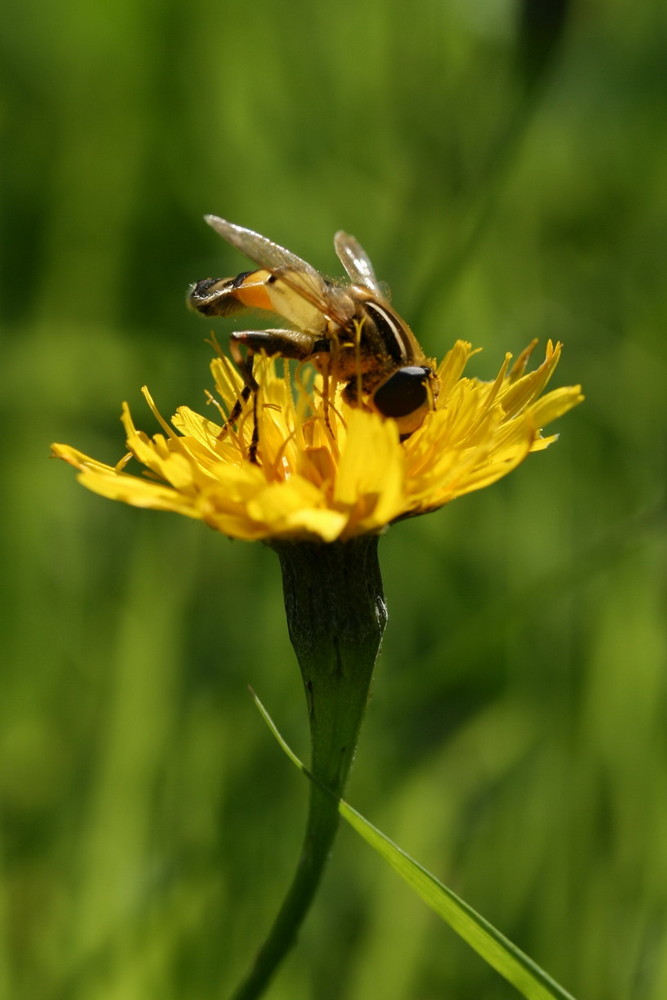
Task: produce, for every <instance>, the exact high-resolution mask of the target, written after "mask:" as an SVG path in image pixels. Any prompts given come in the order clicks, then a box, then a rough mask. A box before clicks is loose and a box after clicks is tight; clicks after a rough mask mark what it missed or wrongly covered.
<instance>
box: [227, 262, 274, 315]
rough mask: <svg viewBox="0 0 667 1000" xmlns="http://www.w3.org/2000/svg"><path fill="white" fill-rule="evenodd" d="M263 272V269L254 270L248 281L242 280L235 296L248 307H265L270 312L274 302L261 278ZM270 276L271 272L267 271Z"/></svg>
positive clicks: (267, 275)
mask: <svg viewBox="0 0 667 1000" xmlns="http://www.w3.org/2000/svg"><path fill="white" fill-rule="evenodd" d="M261 274H262V272H261V271H254V272H253V273H252V274H250V275H248V277H247V279H246V281H243V282H241V284H240V285H239V286H238V288H237V289H236V291H235V298H237V299H238V300H239V302H242V303H243V305H244V306H247V308H248V309H265V310H266V311H268V312H272V311H273V303H272V302H271V296H270V295H269V292H268V288H267V286H266V284H265V282H264V281H262V280H261V278H260V275H261ZM270 276H271V275H270V272H268V271H267V272H266V277H267V279H268V278H269V277H270ZM258 278H259V279H260V280H258Z"/></svg>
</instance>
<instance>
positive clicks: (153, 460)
mask: <svg viewBox="0 0 667 1000" xmlns="http://www.w3.org/2000/svg"><path fill="white" fill-rule="evenodd" d="M534 347H535V344H534V343H533V344H531V345H529V347H528V348H526V350H525V351H523V352H522V353H521V354H520V355H519V357H518V358H517V359H516V361H515V362H514V365H512V366H511V367H510V360H511V359H510V355H507V356H506V358H505V360H504V362H503V364H502V366H501V368H500V371H499V372H498V375H497V376H496V378H495V379H494V380H493V381H491V382H483V381H480V380H479V379H475V378H466V377H464V375H463V372H464V369H465V366H466V364H467V362H468V360H469V358H470V357H471V355H472V354H473V353H475V352H474V351H473V349H472V347H471V345H470V344H468V343H466V342H465V341H458V342H457V343H456V344H455V345H454V347H453V348H452V349H451V350H450V351H449V352H448V353H447V355H446V356H445V357H444V359H443V361H442V362H441V364H440V365H439V367H438V371H437V375H438V382H439V393H438V396H437V399H436V400H435V401H434V406H433V408H432V409H431V410H430V412H428V413H427V414H426V416H425V418H424V420H423V423H422V424H421V426H420V427H419V428H418V429H417V430H416V431H415V432H414V433H412V434H411V435H410V436H409V437H407V438H405V439H404V440H402V439H401V435H400V434H399V430H398V427H397V424H396V423H395V421H394V420H392V419H388V418H385V417H382V416H380V415H379V414H377V413H375V412H373V411H371V410H370V409H367V408H366V407H364V406H363V405H361V406H351V405H350V404H349V403H348V402H347V401H346V400H345V398H344V396H343V392H342V386H341V385H340V384H336V383H335V381H334V380H329V383H328V384H326V382H325V380H324V379H323V376H322V375H320V374H318V373H316V372H314V370H312V369H311V370H306V369H309V368H310V366H304V365H300V366H297V367H296V368H295V366H294V365H290V364H289V363H288V362H286V361H282V360H278V361H274V360H271V359H268V358H265V357H257V358H256V360H255V368H254V377H255V379H256V381H257V383H258V385H259V389H258V391H257V394H256V398H253V394H252V393H248V392H247V391H246V392H245V393H244V392H243V381H242V379H241V376H240V375H239V373H238V372H237V371H236V369H235V368H234V366H233V365H232V363H231V362H230V361H229V360H228V359H227V358H226V357H225V356H224V355H221V356H219V357H216V358H215V359H214V360H213V362H212V365H211V371H212V374H213V380H214V384H215V394H210V393H209V394H208V401H209V403H210V404H211V409H212V410H213V415H214V417H215V419H210V417H205V416H203V415H201V414H199V413H196V412H195V411H193V410H191V409H189V408H188V407H185V406H182V407H179V409H178V410H177V412H176V414H175V415H174V416H173V417H172V420H171V423H168V422H167V421H166V420H165V419H164V418H163V417H162V415H161V414H160V412H159V410H158V408H157V406H156V404H155V403H154V401H153V399H152V397H151V396H150V394H149V393H148V390H146V389H145V390H144V395H145V398H146V400H147V402H148V405H149V408H150V409H151V411H152V413H153V416H154V418H155V419H156V421H157V422H158V424H159V425H160V427H161V431H162V433H156V434H154V435H153V436H152V437H150V436H149V435H147V434H146V433H144V432H143V431H139V430H137V429H136V427H135V425H134V422H133V419H132V416H131V414H130V411H129V408H128V407H127V405H126V404H124V406H123V413H122V418H121V419H122V422H123V425H124V428H125V433H126V442H127V448H128V451H129V454H127V455H125V456H124V457H123V458H121V460H120V461H119V462H118V463H117V465H115V466H112V465H105V464H103V463H101V462H98V461H96V460H95V459H93V458H90V457H88V456H87V455H84V454H83V453H81V452H79V451H77V450H76V449H74V448H72V447H70V446H69V445H64V444H55V445H53V454H54V455H56V456H57V457H59V458H62V459H64V460H65V461H66V462H69V463H70V464H71V465H73V466H74V467H75V468H76V469H78V470H79V480H80V482H81V483H82V484H83V485H84V486H86V487H88V488H89V489H90V490H93V491H94V492H96V493H99V494H101V495H102V496H106V497H109V498H111V499H115V500H122V501H123V502H124V503H128V504H132V505H134V506H137V507H152V508H155V509H159V510H172V511H175V512H177V513H180V514H184V515H186V516H187V517H191V518H197V519H200V520H202V521H205V522H206V523H207V524H208V525H210V526H211V527H212V528H214V529H215V530H217V531H220V532H222V533H223V534H226V535H229V536H230V537H232V538H241V539H247V540H251V539H266V540H268V539H279V538H283V539H310V540H320V541H323V542H331V541H334V540H336V539H341V540H345V539H349V538H352V537H355V536H358V535H363V534H373V533H378V532H381V531H383V530H384V529H385V528H386V526H387V525H388V524H390V523H391V522H392V521H395V520H398V519H400V518H404V517H410V516H414V515H417V514H422V513H426V512H427V511H432V510H435V509H436V508H438V507H441V506H443V505H444V504H446V503H448V502H449V501H450V500H453V499H455V498H456V497H459V496H462V495H463V494H465V493H470V492H472V491H473V490H478V489H481V488H482V487H484V486H489V485H490V484H491V483H493V482H495V481H496V480H498V479H500V478H501V477H503V476H505V475H507V473H508V472H511V471H512V469H514V468H515V467H516V466H517V465H519V464H520V463H521V462H522V461H523V460H524V459H525V458H526V457H527V455H528V454H530V452H533V451H540V450H543V449H544V448H545V447H547V446H548V445H549V444H550V443H551V442H552V441H553V440H555V436H551V437H546V438H545V437H542V435H541V429H542V428H543V427H544V426H546V425H547V424H549V423H551V422H552V421H553V420H555V419H557V418H558V417H559V416H562V414H564V413H566V412H567V411H568V410H570V409H571V408H572V407H573V406H576V405H577V403H579V402H580V401H581V400H582V398H583V397H582V395H581V391H580V388H579V387H578V386H574V387H567V388H560V389H554V390H551V391H550V392H547V393H544V390H545V387H546V385H547V383H548V381H549V379H550V378H551V375H552V374H553V371H554V369H555V368H556V366H557V364H558V361H559V359H560V354H561V345H560V344H555V345H554V344H552V343H551V342H549V343H548V344H547V349H546V355H545V359H544V361H543V362H542V364H540V365H539V366H538V367H537V368H535V369H534V370H533V371H531V372H528V373H526V368H527V365H528V361H529V358H530V355H531V352H532V351H533V349H534ZM245 397H247V398H245ZM230 418H233V419H231V420H230ZM255 424H256V431H255ZM253 441H256V460H255V461H253V460H251V459H252V454H253ZM130 459H134V460H136V461H137V462H138V463H139V464H140V465H141V466H143V467H144V468H143V474H139V475H135V474H132V473H130V472H128V471H126V467H127V463H128V462H129V461H130Z"/></svg>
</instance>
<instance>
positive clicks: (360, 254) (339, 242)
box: [334, 229, 386, 299]
mask: <svg viewBox="0 0 667 1000" xmlns="http://www.w3.org/2000/svg"><path fill="white" fill-rule="evenodd" d="M334 247H335V248H336V253H337V254H338V258H339V260H340V262H341V264H342V265H343V267H344V268H345V270H346V271H347V273H348V275H349V277H350V281H351V282H352V284H354V285H362V286H363V287H364V288H367V289H368V290H369V292H373V294H374V295H377V296H378V298H381V299H383V298H385V297H386V289H385V288H384V286H383V285H381V284H380V282H379V281H378V279H377V278H376V277H375V271H374V270H373V265H372V264H371V262H370V260H369V258H368V254H367V253H366V251H365V250H364V248H363V247H362V246H361V244H360V243H359V242H358V241H357V240H356V239H355V238H354V236H350V235H349V234H348V233H344V232H343V231H342V229H341V230H339V231H338V232H337V233H336V235H335V236H334Z"/></svg>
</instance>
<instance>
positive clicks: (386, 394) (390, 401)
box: [373, 365, 431, 420]
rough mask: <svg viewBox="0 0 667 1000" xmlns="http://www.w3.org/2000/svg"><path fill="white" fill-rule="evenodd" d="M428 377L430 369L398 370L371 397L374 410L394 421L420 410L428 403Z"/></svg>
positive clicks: (412, 368) (413, 367)
mask: <svg viewBox="0 0 667 1000" xmlns="http://www.w3.org/2000/svg"><path fill="white" fill-rule="evenodd" d="M430 375H431V369H430V368H423V367H421V366H420V367H417V366H416V365H415V366H412V367H409V368H399V369H398V371H395V372H394V373H393V375H390V376H389V378H388V379H387V381H386V382H384V383H383V384H382V385H381V386H380V387H379V389H377V390H376V392H375V394H374V395H373V403H374V404H375V407H376V409H377V410H378V411H379V412H380V413H381V414H382V416H383V417H393V418H394V419H395V420H398V419H399V418H400V417H406V416H408V415H409V414H411V413H414V412H415V410H419V409H421V408H422V407H423V406H425V405H426V403H427V402H428V389H427V387H426V386H427V382H428V380H429V376H430Z"/></svg>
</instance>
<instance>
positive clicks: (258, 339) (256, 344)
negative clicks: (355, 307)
mask: <svg viewBox="0 0 667 1000" xmlns="http://www.w3.org/2000/svg"><path fill="white" fill-rule="evenodd" d="M315 343H316V341H315V338H314V337H312V336H311V335H310V334H307V333H303V332H302V331H300V330H237V331H235V332H234V333H232V335H231V338H230V345H229V350H230V354H231V356H232V358H233V360H234V363H235V364H236V367H237V368H238V371H239V374H240V375H241V378H242V379H243V383H244V384H243V389H242V390H241V394H240V396H239V398H238V399H237V401H236V403H235V404H234V406H233V408H232V410H231V412H230V414H229V418H228V420H227V423H226V424H225V427H224V428H223V433H224V431H225V430H226V428H227V426H228V425H229V424H233V423H235V421H237V420H238V418H239V417H240V416H241V413H242V412H243V406H244V404H245V403H246V402H247V401H248V400H249V399H250V397H251V396H252V401H253V429H252V439H251V441H250V448H249V449H248V459H249V460H250V461H251V462H254V463H257V449H258V446H259V424H258V422H257V393H258V390H259V385H258V383H257V379H256V378H255V376H254V375H253V371H252V368H253V359H254V356H255V354H258V353H259V352H260V351H263V352H264V353H265V354H267V355H269V357H277V356H280V357H281V358H288V359H292V360H296V361H303V360H304V359H305V358H307V357H308V356H309V355H311V354H312V353H313V345H314V344H315ZM242 348H245V352H246V353H245V354H244V353H243V350H242Z"/></svg>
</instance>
